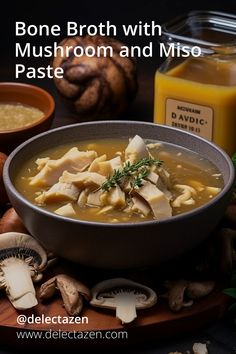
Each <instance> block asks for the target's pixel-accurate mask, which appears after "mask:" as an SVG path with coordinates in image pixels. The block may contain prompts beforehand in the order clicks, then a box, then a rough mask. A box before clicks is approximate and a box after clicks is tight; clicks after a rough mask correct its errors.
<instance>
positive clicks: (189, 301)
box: [165, 279, 215, 312]
mask: <svg viewBox="0 0 236 354" xmlns="http://www.w3.org/2000/svg"><path fill="white" fill-rule="evenodd" d="M165 286H166V288H167V289H168V303H169V307H170V309H171V310H172V311H174V312H179V311H180V310H181V309H182V308H183V307H189V306H192V305H193V300H196V299H200V298H202V297H204V296H207V295H209V294H210V293H211V292H212V290H213V289H214V287H215V283H214V281H202V282H191V281H187V280H183V279H181V280H171V281H170V280H168V281H166V282H165Z"/></svg>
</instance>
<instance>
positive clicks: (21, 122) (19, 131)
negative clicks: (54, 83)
mask: <svg viewBox="0 0 236 354" xmlns="http://www.w3.org/2000/svg"><path fill="white" fill-rule="evenodd" d="M54 110H55V103H54V99H53V97H52V96H51V95H50V94H49V93H48V92H47V91H46V90H44V89H42V88H40V87H38V86H34V85H28V84H24V83H18V82H1V83H0V151H3V152H5V153H9V152H10V151H12V150H13V149H14V148H15V147H16V146H18V145H19V144H20V143H22V142H23V141H25V140H27V139H29V138H30V137H32V136H34V135H37V134H39V133H41V132H43V131H46V130H48V129H49V128H50V126H51V124H52V120H53V117H54Z"/></svg>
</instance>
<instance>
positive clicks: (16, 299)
mask: <svg viewBox="0 0 236 354" xmlns="http://www.w3.org/2000/svg"><path fill="white" fill-rule="evenodd" d="M46 265H47V254H46V252H45V250H44V249H43V248H42V246H41V245H40V244H39V243H38V242H37V241H36V240H35V239H34V238H33V237H32V236H29V235H27V234H23V233H18V232H7V233H4V234H1V235H0V288H2V289H5V291H6V294H7V296H8V299H9V300H10V302H11V303H12V305H13V306H14V307H15V308H16V309H18V310H26V309H29V308H31V307H34V306H36V305H37V304H38V301H37V298H36V293H35V289H34V285H33V281H35V282H36V281H39V280H41V278H42V271H43V270H44V269H45V268H46Z"/></svg>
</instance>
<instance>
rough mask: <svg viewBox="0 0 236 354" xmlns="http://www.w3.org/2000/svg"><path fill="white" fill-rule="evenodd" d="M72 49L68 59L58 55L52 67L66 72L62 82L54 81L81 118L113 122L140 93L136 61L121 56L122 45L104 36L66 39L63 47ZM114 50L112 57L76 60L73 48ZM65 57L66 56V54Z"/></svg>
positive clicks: (78, 58)
mask: <svg viewBox="0 0 236 354" xmlns="http://www.w3.org/2000/svg"><path fill="white" fill-rule="evenodd" d="M59 45H60V46H61V47H63V49H64V50H65V48H66V47H71V48H72V50H71V51H70V55H69V57H67V56H66V55H64V56H61V53H60V52H58V55H57V56H56V57H55V58H54V60H53V67H54V69H55V68H58V67H61V68H63V70H64V76H63V78H61V79H60V78H55V79H54V81H55V85H56V87H57V89H58V91H59V92H60V93H61V95H62V96H63V97H64V98H65V99H67V101H68V102H70V103H72V105H73V107H74V108H75V110H76V112H77V113H78V114H79V116H81V117H83V118H85V119H86V118H89V119H99V118H102V119H106V118H113V117H115V116H118V115H119V114H120V113H122V112H123V111H124V110H125V109H126V107H127V106H128V105H129V103H130V102H131V100H133V98H134V97H135V94H136V91H137V69H136V61H135V60H134V58H131V57H121V56H120V55H119V53H120V50H121V47H122V45H123V44H122V43H121V42H119V41H118V40H116V39H113V38H109V37H103V36H88V35H87V36H85V37H73V38H66V39H64V40H63V41H62V42H61V43H60V44H59ZM77 46H79V47H81V48H88V47H90V48H93V49H94V50H96V49H97V47H98V46H99V47H101V46H103V47H108V46H110V47H112V49H113V55H112V56H111V57H110V56H106V55H105V54H104V51H103V52H101V55H100V56H97V55H95V56H89V57H88V56H86V55H81V56H79V57H78V56H75V55H74V53H73V48H75V47H77ZM64 54H65V53H64Z"/></svg>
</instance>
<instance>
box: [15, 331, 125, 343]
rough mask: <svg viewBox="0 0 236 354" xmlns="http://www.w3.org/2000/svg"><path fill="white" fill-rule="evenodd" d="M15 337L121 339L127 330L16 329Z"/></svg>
mask: <svg viewBox="0 0 236 354" xmlns="http://www.w3.org/2000/svg"><path fill="white" fill-rule="evenodd" d="M16 337H17V339H39V340H45V339H46V340H49V339H55V340H57V339H60V340H61V339H69V340H98V339H99V340H100V339H105V340H123V339H128V332H127V331H70V332H68V331H63V330H61V329H59V330H58V331H55V330H51V329H50V330H48V331H17V332H16Z"/></svg>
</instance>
